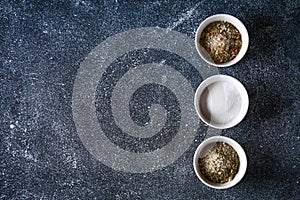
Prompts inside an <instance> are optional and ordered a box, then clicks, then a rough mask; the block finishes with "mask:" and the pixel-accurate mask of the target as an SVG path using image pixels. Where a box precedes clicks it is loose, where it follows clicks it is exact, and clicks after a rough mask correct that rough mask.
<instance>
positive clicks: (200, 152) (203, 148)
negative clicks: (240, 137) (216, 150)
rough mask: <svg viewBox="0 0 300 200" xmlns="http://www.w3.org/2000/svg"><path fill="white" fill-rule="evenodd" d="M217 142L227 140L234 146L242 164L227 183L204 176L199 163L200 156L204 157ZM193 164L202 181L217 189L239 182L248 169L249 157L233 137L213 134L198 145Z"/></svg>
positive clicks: (226, 141)
mask: <svg viewBox="0 0 300 200" xmlns="http://www.w3.org/2000/svg"><path fill="white" fill-rule="evenodd" d="M216 142H225V143H227V144H229V145H230V146H232V147H233V149H234V150H235V151H236V152H237V154H238V156H239V161H240V166H239V169H238V172H237V174H236V175H235V177H234V178H233V179H232V180H231V181H229V182H226V183H213V182H211V181H209V180H207V179H206V178H205V176H203V175H202V173H201V172H200V167H199V163H198V160H199V158H202V157H203V156H204V155H205V154H206V153H207V151H208V150H209V149H210V148H211V147H212V146H213V145H214V144H215V143H216ZM193 165H194V170H195V173H196V175H197V177H198V178H199V179H200V181H201V182H202V183H204V184H205V185H207V186H208V187H211V188H215V189H227V188H230V187H232V186H234V185H236V184H238V183H239V182H240V181H241V180H242V178H243V177H244V175H245V173H246V169H247V157H246V154H245V151H244V150H243V148H242V147H241V146H240V145H239V144H238V143H237V142H236V141H234V140H233V139H230V138H228V137H224V136H213V137H210V138H208V139H206V140H204V141H203V142H202V143H201V144H200V145H199V146H198V148H197V150H196V152H195V154H194V160H193Z"/></svg>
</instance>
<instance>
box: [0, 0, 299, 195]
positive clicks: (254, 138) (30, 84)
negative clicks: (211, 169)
mask: <svg viewBox="0 0 300 200" xmlns="http://www.w3.org/2000/svg"><path fill="white" fill-rule="evenodd" d="M299 11H300V3H299V1H291V0H288V1H276V2H275V1H223V2H220V1H180V2H179V1H178V2H177V3H173V2H169V1H155V2H150V1H140V2H136V3H129V2H126V1H99V3H96V2H94V1H81V0H74V1H52V3H50V2H44V1H1V3H0V61H1V62H0V65H1V66H0V77H1V79H0V81H1V88H0V94H1V97H0V99H1V104H0V108H1V110H0V113H1V115H0V116H1V118H0V122H1V126H0V129H1V132H0V151H1V153H0V199H1V200H2V199H298V198H299V196H300V192H299V191H300V187H299V177H300V170H299V163H300V161H299V155H300V151H299V146H300V143H299V142H300V135H299V129H300V126H299V125H300V122H299V111H300V105H299V88H300V84H299V77H300V73H299V67H300V59H299V52H300V49H299V44H300V29H299V27H300V23H299V20H300V14H299V13H300V12H299ZM216 13H228V14H232V15H234V16H236V17H238V18H239V19H240V20H241V21H242V22H243V23H244V24H245V26H246V28H247V29H248V32H249V36H250V46H249V49H248V51H247V53H246V55H245V57H244V58H243V59H242V60H241V61H240V62H239V63H238V64H236V65H235V66H232V67H229V68H223V69H219V70H218V73H220V74H227V75H230V76H233V77H235V78H237V79H238V80H240V81H241V82H242V83H243V84H244V86H245V88H246V89H247V91H248V94H249V98H250V106H249V110H248V113H247V115H246V117H245V118H244V120H243V121H242V122H241V123H240V124H239V125H237V126H235V127H233V128H230V129H227V130H223V131H222V132H220V134H221V135H224V136H228V137H231V138H233V139H234V140H236V141H237V142H239V143H240V144H241V146H242V147H243V148H244V150H245V152H246V154H247V156H248V169H247V172H246V175H245V177H244V178H243V180H242V181H241V182H240V183H239V184H238V185H236V186H235V187H233V188H230V189H226V190H215V189H211V188H208V187H207V186H205V185H203V184H202V183H201V182H200V181H199V180H198V179H197V177H196V175H195V174H194V171H193V166H192V159H193V154H194V151H195V150H196V148H197V146H198V145H199V144H200V142H201V141H202V140H203V139H204V138H205V137H206V136H207V133H208V127H207V126H205V125H204V124H203V123H202V122H200V120H199V119H196V120H195V111H194V108H193V104H192V99H191V97H192V96H193V92H194V90H195V89H196V87H197V86H198V85H199V84H200V83H201V81H202V80H203V77H201V75H202V74H201V73H200V72H199V69H200V71H201V69H202V70H203V69H204V70H206V69H207V70H208V71H209V70H212V72H211V74H214V73H216V71H214V70H215V69H210V68H209V67H208V66H206V65H205V64H203V63H202V62H201V61H199V62H200V64H199V65H198V66H195V62H196V61H195V62H194V61H193V60H192V61H190V60H188V59H186V58H188V56H191V57H190V58H195V57H193V53H192V51H191V52H183V53H182V52H181V53H173V52H170V51H168V48H169V47H170V46H168V45H167V46H166V48H165V49H155V48H147V47H148V46H147V42H144V43H143V45H144V48H143V49H136V50H133V51H130V52H127V53H125V54H124V55H122V56H119V57H118V58H117V59H115V60H114V62H112V63H111V64H110V65H109V66H107V67H105V66H104V65H103V66H102V67H101V69H102V70H104V71H103V72H102V73H100V75H101V76H99V81H98V82H97V84H96V88H95V90H94V93H92V94H89V93H87V91H90V90H92V89H93V88H90V87H88V86H89V85H88V84H86V85H80V84H81V83H80V84H79V85H80V87H77V85H76V84H77V83H78V82H77V81H78V77H80V76H81V74H84V73H81V70H82V67H83V66H84V64H82V63H84V60H85V58H86V57H87V56H88V55H91V54H90V53H91V52H92V51H93V50H95V48H96V47H97V46H98V45H101V44H104V43H103V42H104V41H107V39H109V38H113V37H114V36H115V35H116V34H121V33H123V32H125V31H130V30H133V29H138V28H139V30H141V29H143V28H145V27H155V28H156V29H161V30H167V33H175V32H177V33H180V35H184V36H185V37H187V38H190V41H191V42H193V37H194V34H195V31H196V29H197V26H198V25H199V23H200V22H201V21H202V20H204V19H205V18H206V17H208V16H210V15H212V14H216ZM151 30H152V29H151ZM173 31H174V32H173ZM158 32H159V31H158ZM153 33H154V32H153ZM162 35H163V34H162ZM141 37H143V36H141ZM122 42H124V43H125V44H126V41H122ZM127 42H128V41H127ZM136 43H137V44H139V41H138V40H137V42H136ZM129 44H131V43H129ZM176 44H177V43H176ZM178 46H180V48H181V49H182V50H185V49H186V48H190V47H182V45H179V43H178ZM120 47H122V45H121V46H120ZM149 47H151V46H149ZM171 47H172V46H171ZM107 48H108V49H109V50H110V52H109V53H108V54H107V55H106V56H108V57H111V55H118V54H117V53H116V54H114V52H117V51H119V50H118V47H116V48H115V51H114V48H113V47H112V46H107ZM176 48H177V47H176ZM185 53H186V54H185ZM93 55H96V54H92V57H93ZM185 55H186V56H187V57H185ZM183 57H184V58H185V59H183ZM199 59H200V58H199ZM149 63H157V64H156V65H153V66H152V68H151V66H150V67H149V66H148V65H147V64H149ZM140 66H141V67H140ZM158 66H163V67H161V68H160V67H159V68H155V67H158ZM168 66H169V67H168ZM147 67H148V68H147ZM206 67H207V68H206ZM149 68H151V69H152V71H147V70H148V69H149ZM88 69H89V68H88ZM84 72H87V74H86V79H85V80H88V81H87V82H89V81H90V80H93V77H94V74H96V75H97V73H98V71H95V73H93V72H94V71H89V70H85V71H84ZM158 72H159V74H157V73H158ZM199 73H200V74H199ZM126 74H127V76H126ZM128 74H135V75H138V76H137V77H133V76H129V75H128ZM143 74H144V75H143ZM142 75H143V76H142ZM160 75H161V76H160ZM177 77H181V78H182V79H179V78H177ZM152 78H153V79H152ZM149 79H151V80H152V82H154V83H151V81H149ZM153 80H154V81H153ZM171 81H172V82H171ZM176 81H177V82H176ZM137 83H139V84H142V83H143V84H144V85H139V84H137ZM177 83H178V84H177ZM82 84H83V83H82ZM176 85H178V86H179V89H178V88H177V87H175V89H174V86H176ZM84 86H86V87H84ZM93 86H95V85H93ZM125 86H128V87H127V89H126V88H124V87H125ZM131 86H132V87H131ZM74 88H75V89H74ZM76 88H77V89H76ZM78 88H79V89H81V90H78ZM184 88H189V89H187V90H186V89H184ZM176 89H178V91H176ZM74 91H75V93H76V95H77V96H74ZM80 91H82V93H81V92H80ZM122 91H125V92H126V94H131V95H129V96H126V95H125V96H121V97H120V94H122ZM128 91H130V92H131V93H130V92H128ZM183 91H184V92H187V93H184V92H183ZM127 92H128V93H127ZM80 95H81V96H80ZM182 96H186V97H187V98H186V99H184V98H181V97H182ZM94 97H95V98H94ZM123 97H124V102H123ZM76 98H79V100H80V101H78V102H79V104H76V102H75V103H74V99H75V100H76ZM90 99H92V100H94V101H93V102H94V103H95V107H94V108H93V109H94V110H95V111H96V115H95V118H96V119H97V120H98V122H99V127H101V130H103V135H105V138H108V139H109V141H110V142H111V143H113V144H114V145H115V146H118V147H119V148H116V149H117V150H118V151H115V150H113V149H105V153H103V151H100V150H99V149H100V147H99V146H93V147H91V148H89V147H90V146H89V145H90V144H93V142H94V143H95V144H97V145H100V146H102V145H103V147H104V146H105V144H110V143H105V144H104V143H101V142H102V140H99V141H97V140H93V138H91V137H88V139H87V140H85V139H86V138H87V137H86V135H85V133H88V132H89V131H87V129H86V127H83V128H82V127H80V126H79V125H78V119H79V118H80V116H83V117H81V118H80V119H86V121H88V120H90V116H89V115H88V114H86V113H87V112H86V111H88V108H86V110H85V109H83V110H82V113H83V114H84V115H80V109H81V108H84V106H85V105H89V104H90V102H86V103H85V100H90ZM125 100H128V101H129V102H125ZM182 100H183V101H184V102H182ZM185 100H186V102H185ZM113 102H117V103H113ZM126 103H127V104H126ZM118 105H119V106H120V107H118ZM123 105H124V106H123ZM126 105H128V106H126ZM126 108H128V109H126ZM127 110H128V111H127ZM123 112H124V113H125V114H126V113H127V115H122V113H123ZM78 117H79V118H78ZM188 118H189V119H191V120H186V119H188ZM82 121H85V120H82ZM154 122H161V124H160V123H154ZM122 123H123V124H122ZM128 124H130V125H128ZM162 124H164V125H162ZM124 127H125V128H124ZM147 127H150V129H149V128H148V129H146V128H147ZM182 127H183V129H182ZM185 127H186V128H185ZM84 128H85V129H84ZM126 128H128V130H124V129H126ZM137 130H138V131H137ZM184 131H186V132H188V133H187V134H186V135H184V134H182V133H184ZM95 134H99V133H95ZM101 134H102V133H101ZM147 134H149V135H150V136H149V135H147ZM178 138H180V139H182V143H178V144H177V143H174V144H176V146H172V145H168V144H172V142H173V141H176V139H178ZM87 141H88V142H90V143H89V144H88V145H87V144H86V142H87ZM95 141H96V142H95ZM170 146H171V147H170ZM98 147H99V148H98ZM164 149H167V150H165V151H164ZM159 150H162V152H163V153H162V154H155V153H154V154H150V153H151V152H159ZM123 152H130V156H128V157H126V156H125V157H123V156H122V155H127V154H123ZM172 152H175V154H176V155H175V154H174V155H173V154H172ZM148 153H149V154H148ZM168 153H169V154H170V155H169V154H168ZM137 154H138V155H146V156H148V155H151V156H154V157H151V156H149V158H154V159H153V160H152V159H150V160H149V159H148V160H147V161H146V162H145V163H146V164H144V165H141V169H143V170H144V172H139V173H132V172H131V171H130V170H128V169H129V167H132V168H135V167H136V166H137V165H140V164H136V163H139V162H140V161H144V160H143V158H141V159H140V160H139V158H136V157H134V156H133V157H131V156H132V155H137ZM120 155H121V156H120ZM155 155H156V156H157V157H155ZM97 156H98V157H97ZM164 156H165V157H164ZM113 158H116V159H113ZM133 158H136V160H132V159H133ZM155 158H157V159H155ZM164 158H166V159H164ZM168 159H169V160H170V159H171V161H170V162H168ZM107 161H109V162H107ZM119 161H120V162H119ZM164 161H165V162H164ZM118 163H122V165H118ZM109 164H111V166H109ZM135 164H136V165H135ZM122 166H123V167H124V168H122ZM147 166H152V168H147ZM117 167H119V168H118V170H116V168H117ZM130 169H131V168H130ZM141 169H139V168H136V169H135V170H136V171H138V170H141ZM133 171H134V170H133ZM141 171H142V170H141Z"/></svg>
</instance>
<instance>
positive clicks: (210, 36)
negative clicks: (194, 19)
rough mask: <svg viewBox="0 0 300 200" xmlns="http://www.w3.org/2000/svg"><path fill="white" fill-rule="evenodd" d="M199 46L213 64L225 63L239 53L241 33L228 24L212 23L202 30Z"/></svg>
mask: <svg viewBox="0 0 300 200" xmlns="http://www.w3.org/2000/svg"><path fill="white" fill-rule="evenodd" d="M200 44H201V46H203V47H204V49H205V50H206V51H207V52H208V53H209V55H210V56H211V58H212V59H213V60H214V62H215V63H217V64H221V63H226V62H229V61H231V60H233V59H234V58H235V57H236V56H237V54H238V53H239V51H240V49H241V47H242V38H241V33H240V32H239V31H238V29H237V28H236V27H235V26H233V25H232V24H231V23H229V22H225V21H217V22H213V23H210V24H209V25H208V26H207V27H205V29H204V30H203V32H202V34H201V37H200Z"/></svg>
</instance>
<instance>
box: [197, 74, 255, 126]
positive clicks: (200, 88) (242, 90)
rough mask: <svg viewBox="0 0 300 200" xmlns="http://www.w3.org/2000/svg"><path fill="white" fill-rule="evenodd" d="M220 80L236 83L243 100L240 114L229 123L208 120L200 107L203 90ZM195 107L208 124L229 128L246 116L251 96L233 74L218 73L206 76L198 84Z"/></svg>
mask: <svg viewBox="0 0 300 200" xmlns="http://www.w3.org/2000/svg"><path fill="white" fill-rule="evenodd" d="M219 81H220V82H228V83H231V84H232V85H234V86H235V88H236V89H237V90H238V91H239V93H240V97H241V101H242V106H241V110H240V112H239V114H238V115H237V116H236V117H235V118H234V119H233V120H232V121H230V122H229V123H227V124H220V125H219V124H217V123H214V122H213V121H211V120H207V119H206V118H205V117H204V115H203V113H202V112H201V109H200V98H201V95H202V94H203V92H204V91H205V89H206V88H208V86H210V85H211V84H213V83H216V82H219ZM194 107H195V110H196V112H197V115H198V116H199V118H200V119H201V120H202V121H203V122H204V123H205V124H207V125H209V126H211V127H213V128H216V129H227V128H231V127H234V126H236V125H237V124H239V123H240V122H241V121H242V120H243V119H244V118H245V116H246V114H247V112H248V108H249V96H248V93H247V90H246V88H245V87H244V85H243V84H242V83H241V82H240V81H239V80H237V79H236V78H234V77H232V76H228V75H223V74H218V75H213V76H210V77H208V78H206V79H205V80H204V81H202V82H201V84H200V85H199V86H198V88H197V90H196V92H195V95H194Z"/></svg>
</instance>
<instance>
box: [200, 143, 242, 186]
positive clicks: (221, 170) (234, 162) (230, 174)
mask: <svg viewBox="0 0 300 200" xmlns="http://www.w3.org/2000/svg"><path fill="white" fill-rule="evenodd" d="M199 165H200V172H201V173H202V174H203V175H204V176H205V177H206V178H207V179H208V180H210V181H211V182H214V183H225V182H228V181H231V180H232V179H233V178H234V177H235V175H236V174H237V172H238V169H239V165H240V161H239V157H238V154H237V152H236V151H235V150H234V149H233V148H232V146H230V145H228V144H226V143H224V142H217V143H216V144H215V145H214V146H213V147H212V148H211V149H210V150H209V151H208V152H207V154H206V155H205V157H203V158H200V159H199Z"/></svg>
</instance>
